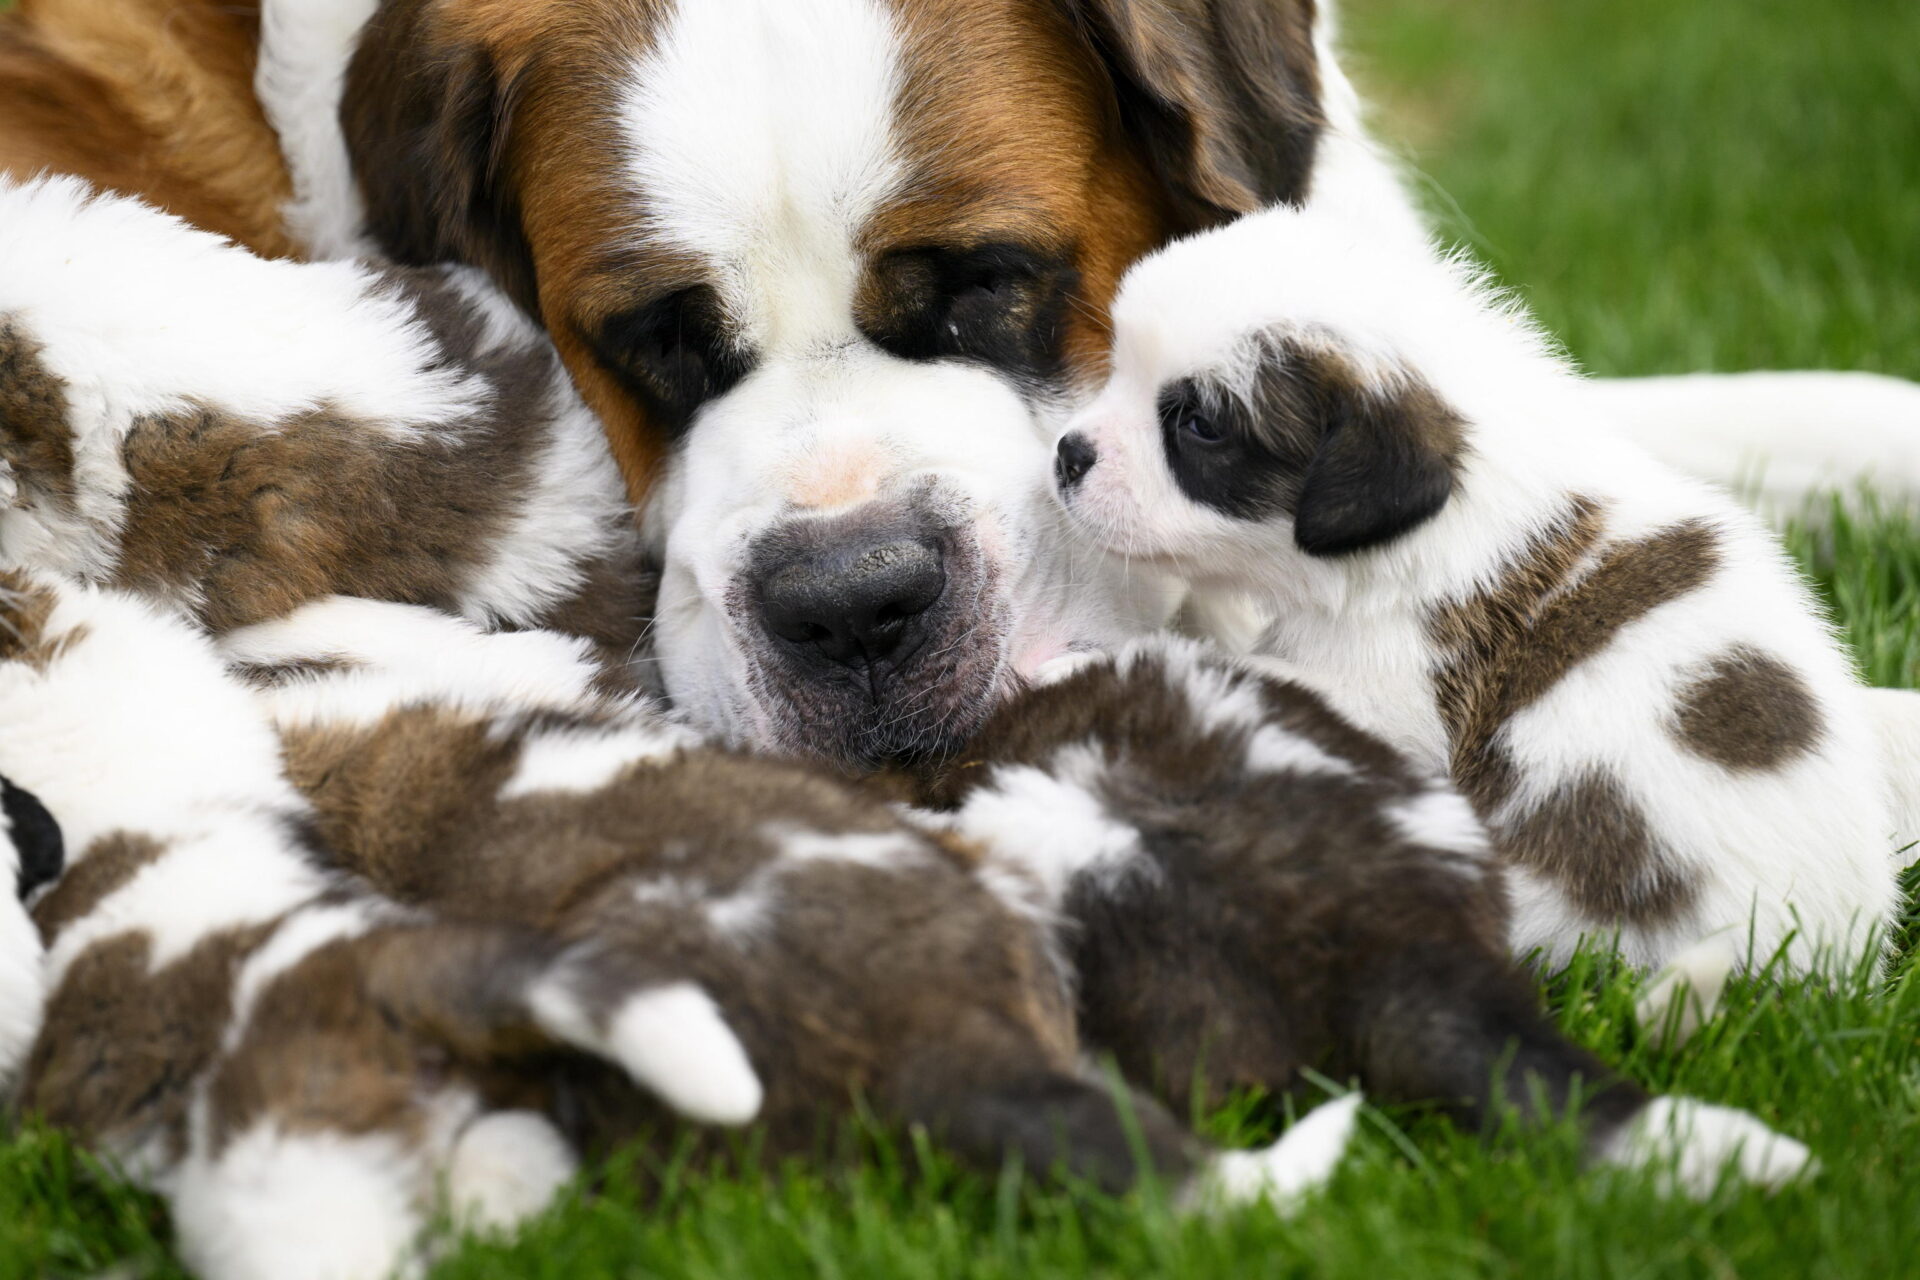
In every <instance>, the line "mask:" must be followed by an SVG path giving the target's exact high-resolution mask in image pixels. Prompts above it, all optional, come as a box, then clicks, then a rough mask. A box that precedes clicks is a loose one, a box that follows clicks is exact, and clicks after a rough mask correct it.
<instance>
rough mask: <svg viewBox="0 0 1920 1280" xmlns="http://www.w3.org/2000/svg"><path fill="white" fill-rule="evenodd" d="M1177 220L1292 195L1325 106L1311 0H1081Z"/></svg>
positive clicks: (1302, 191)
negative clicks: (1314, 36) (1175, 212)
mask: <svg viewBox="0 0 1920 1280" xmlns="http://www.w3.org/2000/svg"><path fill="white" fill-rule="evenodd" d="M1071 7H1072V8H1073V10H1074V11H1075V16H1076V20H1077V21H1078V22H1080V23H1081V24H1082V25H1083V27H1084V28H1085V30H1086V32H1087V37H1088V39H1089V42H1090V43H1091V44H1092V45H1093V46H1094V47H1095V48H1096V49H1097V50H1099V52H1100V53H1101V54H1102V55H1103V56H1104V57H1105V58H1106V59H1107V61H1108V62H1109V64H1110V66H1111V70H1112V75H1113V86H1114V90H1113V91H1114V92H1115V94H1116V95H1117V98H1118V107H1119V111H1120V114H1121V118H1122V120H1123V121H1124V123H1125V125H1126V127H1127V128H1128V129H1129V131H1130V132H1132V133H1133V134H1134V135H1135V137H1136V139H1137V143H1136V145H1139V146H1141V147H1143V148H1144V150H1145V152H1146V155H1147V158H1148V159H1149V161H1150V163H1151V164H1152V165H1153V167H1154V169H1155V170H1156V171H1157V173H1158V174H1159V175H1160V178H1161V180H1162V182H1164V183H1165V185H1166V189H1167V191H1168V194H1169V196H1170V197H1171V198H1172V200H1173V201H1174V204H1175V207H1176V209H1177V210H1178V211H1179V213H1180V216H1181V220H1182V225H1181V227H1180V228H1179V229H1180V230H1183V231H1187V230H1194V229H1198V228H1204V227H1209V226H1215V225H1218V224H1219V223H1222V222H1225V221H1228V220H1230V219H1232V218H1234V217H1237V216H1239V215H1240V214H1243V213H1247V212H1250V211H1252V210H1254V209H1257V208H1259V207H1261V206H1263V205H1267V204H1272V203H1276V202H1285V203H1288V204H1299V203H1301V202H1302V201H1304V200H1305V199H1306V196H1307V191H1308V187H1309V186H1310V183H1311V177H1312V169H1313V158H1314V153H1315V150H1316V148H1317V145H1318V142H1319V136H1320V131H1321V129H1322V128H1323V127H1324V125H1325V117H1324V116H1323V114H1322V111H1321V107H1320V69H1319V61H1318V58H1317V56H1316V52H1315V49H1314V43H1313V23H1314V9H1315V4H1314V0H1078V2H1077V3H1075V4H1073V5H1072V6H1071Z"/></svg>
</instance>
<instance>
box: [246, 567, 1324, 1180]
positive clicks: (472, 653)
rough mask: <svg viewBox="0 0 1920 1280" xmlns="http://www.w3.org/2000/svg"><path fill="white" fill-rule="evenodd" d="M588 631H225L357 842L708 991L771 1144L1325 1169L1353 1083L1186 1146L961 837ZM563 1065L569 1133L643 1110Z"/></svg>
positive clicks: (320, 808) (363, 870)
mask: <svg viewBox="0 0 1920 1280" xmlns="http://www.w3.org/2000/svg"><path fill="white" fill-rule="evenodd" d="M435 629H437V630H438V631H439V633H440V634H439V637H438V638H437V639H431V638H430V636H429V632H430V631H432V630H435ZM576 643H577V642H572V641H566V640H563V639H561V638H559V637H553V636H543V635H540V634H537V633H526V634H521V635H482V634H479V633H478V632H477V631H475V630H474V629H473V628H472V627H471V626H469V625H468V624H465V623H463V622H461V621H460V620H457V619H452V618H447V617H444V616H441V615H437V614H434V613H432V612H430V611H427V610H424V609H419V608H413V607H407V606H400V605H394V604H372V603H369V602H366V601H358V600H335V601H326V602H320V603H316V604H313V605H309V606H307V607H305V608H303V609H302V610H299V611H297V612H296V613H295V614H294V615H292V616H290V617H289V618H286V619H284V620H281V621H279V622H275V623H267V624H262V625H261V626H258V627H254V628H249V629H247V630H245V631H242V632H238V633H235V634H234V635H232V636H230V637H229V638H228V640H227V643H226V650H227V652H228V655H229V657H230V659H231V660H232V661H234V662H235V663H236V664H237V665H238V666H240V667H241V668H243V669H244V670H246V671H248V672H251V673H256V678H258V676H257V673H261V672H269V673H273V674H272V676H271V677H270V678H269V682H268V683H267V684H266V685H265V686H264V687H263V689H262V692H261V695H260V696H261V700H262V702H263V704H264V706H265V707H266V708H267V710H268V713H269V714H270V715H271V716H272V718H273V720H274V723H275V724H276V726H277V727H278V730H279V732H280V735H281V739H282V742H283V744H284V750H285V756H286V762H287V770H288V774H289V776H290V778H291V779H292V780H293V782H294V783H295V784H296V785H297V786H298V787H299V788H300V789H301V791H302V792H303V794H304V795H305V796H306V797H307V798H308V799H309V800H310V802H311V803H312V805H313V807H314V812H315V815H316V821H317V831H318V833H319V835H320V837H321V841H322V843H323V844H324V845H325V847H327V848H329V849H331V850H334V851H335V852H336V853H337V855H338V856H339V857H340V858H341V859H342V862H343V864H344V865H345V866H346V867H348V868H350V869H351V870H352V871H354V872H356V873H358V874H361V875H364V876H366V877H367V878H368V879H370V880H371V881H372V882H373V883H374V884H376V885H377V886H378V887H379V888H381V889H382V890H383V891H385V892H388V893H391V894H392V895H394V896H395V897H396V898H398V899H400V900H402V901H404V902H409V903H417V904H422V905H427V906H431V908H432V909H434V910H435V911H437V912H445V913H448V914H451V915H453V916H456V917H460V918H474V919H485V920H494V921H506V922H509V923H516V924H520V925H523V926H525V927H528V928H530V929H534V930H537V931H539V932H540V933H541V934H543V935H550V936H554V937H557V938H561V939H563V940H565V941H566V942H567V943H568V944H569V946H570V947H571V951H570V955H571V956H572V957H573V959H574V962H575V963H577V964H578V965H579V966H580V967H581V968H582V969H583V970H593V969H595V968H597V967H600V966H605V965H607V964H617V966H618V972H620V973H622V974H627V973H634V972H637V973H654V974H658V975H660V980H661V981H662V982H667V981H686V980H692V981H694V982H696V983H698V986H699V989H701V990H704V991H707V992H711V993H712V995H713V997H714V999H715V1000H716V1001H717V1002H718V1004H719V1007H720V1009H721V1011H722V1014H723V1016H724V1020H725V1023H726V1025H727V1026H729V1027H731V1028H734V1029H736V1031H737V1032H738V1034H739V1036H740V1039H741V1043H742V1044H743V1045H744V1047H745V1053H746V1057H747V1060H748V1061H749V1062H750V1063H751V1066H752V1070H753V1071H754V1072H755V1074H756V1075H757V1076H758V1078H760V1079H762V1080H764V1082H765V1085H766V1093H765V1099H764V1103H763V1105H762V1107H761V1108H760V1112H759V1118H760V1121H761V1125H762V1131H763V1133H764V1135H765V1139H766V1140H765V1144H764V1146H763V1152H764V1154H765V1155H766V1156H767V1157H769V1158H779V1157H784V1156H794V1155H801V1156H805V1155H813V1154H818V1146H819V1141H820V1135H821V1134H822V1132H823V1128H822V1121H823V1120H830V1119H832V1118H834V1117H836V1116H844V1115H846V1114H847V1113H848V1112H849V1109H850V1107H851V1106H852V1105H853V1103H854V1101H855V1100H856V1099H864V1100H865V1101H866V1103H867V1104H868V1105H870V1106H871V1107H872V1108H873V1110H874V1111H875V1112H876V1113H877V1114H878V1115H879V1116H880V1117H881V1118H882V1119H884V1120H888V1121H891V1122H894V1123H896V1124H902V1125H923V1126H925V1127H927V1128H928V1129H930V1130H931V1131H933V1132H934V1133H936V1134H937V1135H938V1136H939V1137H940V1138H941V1139H942V1140H943V1141H944V1142H945V1143H946V1144H947V1145H948V1146H949V1147H951V1148H952V1149H953V1150H955V1151H956V1152H957V1153H958V1154H960V1155H962V1156H964V1157H967V1158H970V1159H972V1160H974V1161H976V1162H978V1163H982V1164H985V1165H987V1166H989V1167H995V1168H997V1167H999V1166H1000V1165H1001V1163H1002V1162H1004V1161H1005V1160H1006V1159H1007V1158H1008V1157H1009V1156H1018V1157H1020V1158H1021V1159H1022V1160H1023V1162H1024V1163H1025V1164H1026V1165H1027V1166H1028V1167H1029V1168H1034V1169H1041V1170H1044V1169H1048V1168H1051V1167H1053V1166H1054V1165H1056V1164H1062V1163H1063V1164H1064V1167H1065V1168H1066V1169H1067V1170H1068V1171H1069V1172H1070V1173H1072V1174H1074V1175H1076V1176H1079V1177H1082V1178H1086V1179H1089V1180H1091V1181H1093V1182H1094V1183H1096V1184H1097V1185H1100V1186H1102V1187H1104V1188H1107V1189H1109V1190H1116V1191H1117V1190H1121V1189H1124V1188H1126V1187H1128V1186H1131V1185H1133V1183H1134V1182H1135V1181H1136V1180H1137V1179H1138V1178H1139V1176H1140V1175H1141V1173H1142V1172H1143V1170H1142V1169H1141V1167H1140V1163H1139V1160H1138V1159H1137V1158H1136V1150H1137V1151H1138V1153H1139V1154H1142V1155H1144V1156H1145V1157H1146V1159H1147V1161H1148V1162H1149V1166H1150V1168H1151V1170H1152V1171H1153V1172H1154V1173H1156V1174H1157V1175H1159V1176H1160V1177H1163V1178H1166V1179H1168V1180H1169V1183H1170V1185H1171V1186H1172V1188H1173V1189H1174V1190H1175V1191H1176V1192H1177V1193H1178V1194H1179V1195H1180V1196H1181V1197H1182V1198H1183V1199H1185V1200H1187V1201H1189V1202H1192V1201H1195V1200H1201V1201H1205V1200H1210V1199H1213V1198H1215V1197H1217V1196H1227V1197H1230V1198H1240V1197H1244V1196H1247V1195H1251V1194H1256V1193H1268V1194H1275V1195H1279V1196H1281V1197H1282V1198H1285V1197H1286V1196H1289V1195H1291V1194H1294V1193H1297V1192H1299V1191H1301V1190H1303V1189H1304V1188H1305V1187H1307V1186H1309V1185H1311V1184H1313V1183H1314V1182H1317V1181H1319V1180H1320V1179H1321V1178H1324V1177H1325V1176H1326V1174H1327V1173H1328V1172H1329V1171H1330V1170H1331V1167H1332V1164H1333V1162H1334V1160H1335V1159H1336V1158H1337V1156H1338V1154H1339V1152H1340V1150H1341V1149H1342V1148H1343V1147H1344V1145H1345V1139H1346V1135H1347V1134H1348V1133H1349V1132H1350V1131H1351V1127H1352V1122H1353V1104H1352V1103H1345V1104H1344V1105H1341V1106H1339V1107H1338V1108H1337V1109H1334V1110H1331V1111H1329V1112H1328V1114H1327V1115H1325V1116H1321V1117H1320V1118H1319V1119H1318V1120H1317V1121H1315V1122H1314V1124H1313V1126H1312V1127H1311V1128H1308V1127H1306V1126H1304V1125H1303V1126H1296V1128H1295V1129H1294V1130H1290V1131H1289V1133H1288V1134H1287V1136H1286V1137H1285V1138H1284V1139H1283V1140H1282V1141H1281V1143H1279V1144H1278V1145H1276V1146H1275V1147H1273V1148H1271V1149H1269V1150H1267V1151H1264V1152H1248V1153H1238V1152H1212V1151H1209V1150H1207V1149H1205V1148H1203V1147H1202V1146H1201V1145H1200V1144H1198V1143H1196V1142H1195V1141H1194V1140H1193V1139H1192V1138H1191V1137H1190V1136H1189V1135H1188V1134H1187V1133H1186V1132H1185V1131H1184V1130H1183V1129H1182V1127H1181V1126H1180V1125H1178V1124H1177V1123H1176V1122H1175V1121H1174V1119H1173V1118H1172V1117H1171V1116H1170V1115H1169V1114H1168V1113H1167V1112H1166V1111H1165V1110H1163V1109H1162V1108H1161V1107H1160V1106H1158V1105H1157V1104H1156V1103H1154V1102H1153V1101H1152V1100H1151V1099H1149V1098H1147V1097H1144V1096H1139V1095H1133V1094H1123V1095H1122V1096H1121V1097H1120V1098H1119V1100H1118V1105H1116V1099H1115V1098H1114V1097H1112V1096H1110V1093H1109V1090H1108V1088H1107V1086H1106V1085H1105V1083H1104V1082H1102V1081H1100V1080H1098V1079H1097V1078H1094V1077H1090V1076H1089V1075H1088V1074H1087V1073H1086V1072H1085V1071H1083V1069H1082V1066H1081V1061H1080V1055H1079V1038H1078V1036H1077V1034H1076V1030H1075V1022H1074V1016H1073V1009H1072V1005H1071V1002H1070V1000H1069V998H1068V994H1067V991H1066V988H1065V986H1064V984H1063V982H1062V978H1061V973H1060V971H1059V970H1058V968H1057V967H1056V965H1055V964H1054V963H1053V954H1052V950H1051V947H1050V945H1049V936H1048V934H1047V931H1046V930H1045V929H1044V928H1043V927H1041V926H1040V924H1039V923H1038V922H1037V920H1036V919H1035V917H1034V916H1033V914H1032V912H1031V911H1030V910H1029V909H1028V907H1027V904H1026V902H1025V900H1024V899H1023V900H1021V901H1020V902H1018V903H1016V904H1011V905H1010V904H1009V903H1008V902H1006V901H1004V900H1003V899H1002V898H1001V896H999V894H998V893H997V892H996V888H997V887H998V885H999V880H997V879H996V877H995V875H994V873H993V869H992V868H988V867H986V866H984V865H983V864H982V862H981V860H980V857H979V854H978V852H977V851H976V850H975V849H974V848H973V847H972V846H971V845H968V844H966V843H963V842H959V841H955V840H952V839H949V838H939V837H936V836H930V835H928V834H926V833H925V832H923V831H922V830H920V829H919V828H918V827H916V826H915V825H913V824H911V823H909V822H908V821H906V820H904V819H903V818H902V817H901V816H900V815H898V814H896V813H895V812H894V811H893V809H892V808H891V807H889V806H888V805H887V804H884V803H882V802H880V801H879V800H877V799H875V798H873V797H872V796H870V795H869V794H867V793H866V792H864V791H862V790H859V789H856V788H853V787H851V786H849V785H847V784H846V783H845V782H844V781H843V780H841V779H839V778H838V777H836V776H834V775H832V774H830V773H828V772H826V771H824V770H821V769H819V768H817V767H814V766H809V765H802V764H796V763H787V762H781V761H776V760H771V759H764V758H756V757H749V756H742V755H737V754H732V753H728V752H724V751H720V750H716V749H713V748H710V747H707V746H705V745H703V744H702V743H701V742H700V741H699V740H698V739H697V738H696V737H695V736H694V735H693V734H692V733H691V732H689V731H687V730H685V729H683V728H681V727H679V726H677V725H674V724H671V723H668V722H666V721H665V720H663V719H662V718H661V717H660V716H659V714H658V713H657V712H656V711H654V710H653V709H652V708H651V707H650V706H648V705H647V704H646V703H645V702H644V701H635V700H631V699H625V700H622V699H606V698H603V697H601V695H599V694H598V693H597V692H596V690H595V689H594V687H593V684H592V680H591V669H590V667H589V666H588V665H587V664H586V663H584V662H583V661H582V657H581V654H580V653H579V652H578V651H577V650H575V651H572V652H569V650H568V646H569V645H572V644H576ZM316 645H318V646H319V647H316ZM536 645H545V646H546V647H545V649H544V651H540V650H536V648H535V647H534V646H536ZM611 994H612V993H599V992H597V991H595V990H594V984H593V982H592V981H590V980H589V981H579V982H576V983H575V984H574V986H573V988H572V989H571V990H555V991H553V992H551V993H549V994H547V995H545V996H544V997H543V998H544V1003H543V1004H542V1009H543V1014H544V1016H545V1018H546V1019H547V1020H548V1021H549V1022H551V1023H553V1024H555V1025H566V1026H569V1027H574V1028H577V1030H576V1031H575V1035H577V1036H578V1037H579V1038H581V1039H582V1040H583V1041H586V1042H593V1041H595V1040H596V1039H598V1038H608V1037H617V1036H619V1035H620V1034H621V1032H622V1028H623V1027H624V1026H625V1024H626V1020H627V1019H628V1018H629V1016H630V1015H629V1014H628V1013H627V1011H626V1010H625V1009H624V1008H623V1007H622V1006H621V1005H620V1004H619V1003H618V1002H617V1001H615V1000H613V999H611V998H610V996H611ZM703 1070H706V1069H705V1068H703V1069H702V1070H695V1069H694V1064H692V1063H689V1070H688V1071H687V1072H686V1073H685V1074H687V1075H689V1076H697V1075H700V1074H702V1071H703ZM569 1079H570V1081H571V1084H570V1087H569V1088H568V1089H567V1090H566V1092H565V1096H564V1097H563V1098H562V1099H561V1100H560V1102H559V1104H557V1110H556V1113H555V1114H556V1115H557V1116H559V1117H561V1118H562V1119H563V1120H564V1121H565V1122H566V1124H567V1129H568V1132H569V1134H570V1135H572V1136H574V1137H576V1138H577V1139H578V1140H579V1141H580V1142H581V1143H582V1144H583V1145H585V1146H587V1147H590V1148H592V1149H595V1150H599V1149H604V1148H605V1147H606V1146H608V1145H610V1144H614V1143H618V1142H622V1141H626V1140H629V1139H631V1138H633V1137H635V1136H637V1135H641V1134H644V1133H647V1132H650V1131H654V1130H657V1129H658V1128H659V1125H660V1122H661V1118H662V1117H661V1115H660V1108H659V1107H658V1106H657V1105H656V1104H655V1103H654V1102H653V1101H651V1100H650V1099H648V1098H646V1097H644V1096H643V1095H641V1094H638V1093H636V1092H635V1091H634V1090H633V1089H632V1088H631V1087H628V1086H626V1085H625V1084H624V1083H623V1082H620V1081H618V1080H616V1079H613V1078H612V1077H611V1076H610V1075H609V1073H607V1072H604V1071H594V1070H589V1069H586V1068H582V1069H581V1070H579V1071H576V1072H575V1073H574V1074H573V1075H572V1076H570V1077H569ZM1129 1113H1130V1115H1131V1120H1129ZM1316 1114H1318V1113H1316ZM1136 1138H1137V1139H1138V1142H1139V1146H1138V1148H1136V1145H1135V1139H1136Z"/></svg>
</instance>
